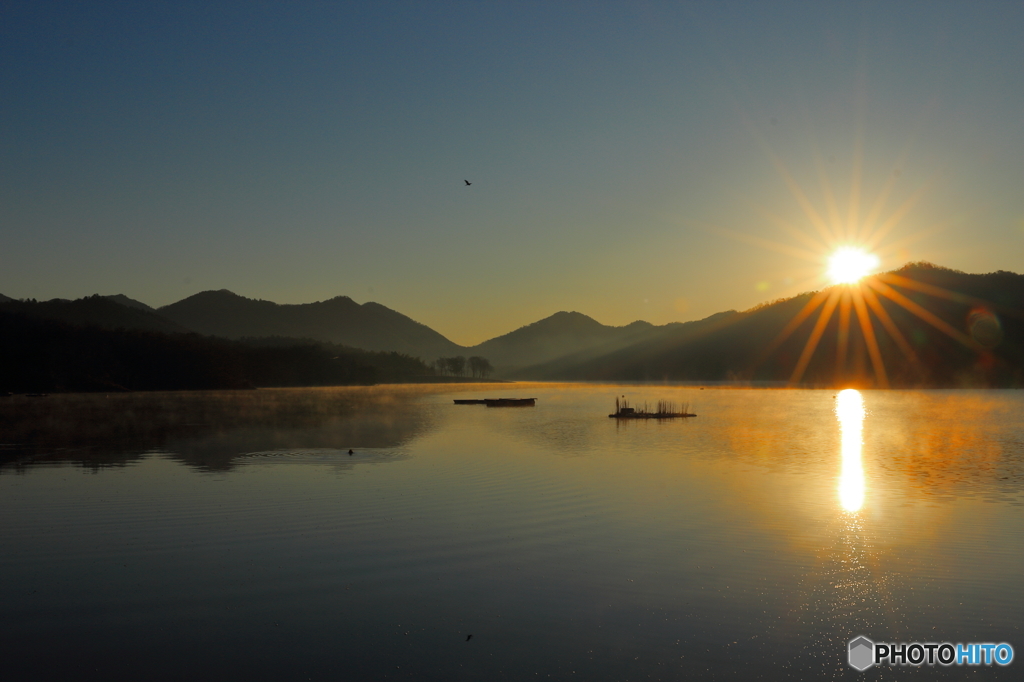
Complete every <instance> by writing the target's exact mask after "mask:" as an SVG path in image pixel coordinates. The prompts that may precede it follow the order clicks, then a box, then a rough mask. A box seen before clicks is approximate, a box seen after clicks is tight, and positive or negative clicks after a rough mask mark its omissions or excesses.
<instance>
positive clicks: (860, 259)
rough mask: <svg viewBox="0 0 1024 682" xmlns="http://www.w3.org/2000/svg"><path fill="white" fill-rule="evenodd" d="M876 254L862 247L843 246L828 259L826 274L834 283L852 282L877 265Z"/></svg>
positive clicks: (868, 272) (864, 275) (867, 273)
mask: <svg viewBox="0 0 1024 682" xmlns="http://www.w3.org/2000/svg"><path fill="white" fill-rule="evenodd" d="M878 264H879V260H878V256H876V255H874V254H873V253H867V252H866V251H864V250H863V249H858V248H854V247H852V246H843V247H840V248H839V249H836V251H835V253H833V254H832V256H831V257H830V258H829V259H828V276H829V278H830V279H831V280H832V281H833V282H834V283H835V284H853V283H854V282H857V281H859V280H860V279H861V278H862V277H866V276H867V275H870V274H871V273H872V272H873V271H874V269H875V268H877V267H878Z"/></svg>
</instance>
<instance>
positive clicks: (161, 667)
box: [0, 384, 1024, 680]
mask: <svg viewBox="0 0 1024 682" xmlns="http://www.w3.org/2000/svg"><path fill="white" fill-rule="evenodd" d="M617 396H620V397H621V396H626V397H627V398H628V399H630V400H631V402H633V403H641V404H642V403H643V402H644V401H647V402H649V403H650V404H651V405H652V406H653V404H654V403H655V402H656V401H658V400H672V401H675V402H676V403H677V404H682V403H689V407H690V410H691V411H693V412H696V413H697V415H698V416H697V417H695V418H692V419H677V420H665V421H655V420H645V421H641V420H634V421H620V420H616V419H609V418H608V415H609V413H611V412H612V411H614V404H615V398H616V397H617ZM484 397H536V398H538V401H537V404H536V406H535V407H513V408H488V407H485V406H483V405H454V404H453V402H452V401H453V399H454V398H484ZM0 429H2V430H0V520H2V523H0V678H2V679H4V680H23V679H24V680H28V679H32V680H40V679H83V678H94V679H134V680H142V679H146V680H152V679H166V680H182V679H203V680H207V679H208V680H213V679H218V680H224V679H238V680H243V679H244V680H307V679H308V680H341V679H361V680H363V679H365V680H384V679H388V680H392V679H414V680H493V679H508V680H521V679H557V680H567V679H580V680H648V679H651V680H682V679H737V680H739V679H753V678H755V677H757V678H760V679H768V680H773V679H851V680H853V679H889V678H892V677H903V676H908V675H909V676H913V677H917V678H922V679H924V678H925V677H939V678H943V679H960V678H970V679H1007V680H1009V679H1024V659H1021V660H1014V661H1013V662H1012V663H1011V664H1010V665H1008V666H1006V667H1001V666H997V665H991V666H973V667H969V666H963V667H959V666H951V667H948V668H943V667H941V666H934V667H930V666H927V665H924V666H921V667H920V668H914V667H906V668H901V667H898V666H897V667H892V668H890V667H888V666H884V667H883V668H882V669H881V670H880V669H878V668H872V669H869V670H868V671H866V672H864V673H859V672H857V671H855V670H853V669H852V668H850V667H849V666H848V665H847V663H846V660H847V653H846V646H847V642H848V641H850V640H851V639H853V638H854V637H856V636H858V635H864V636H866V637H868V638H869V639H871V640H874V641H876V642H936V641H937V642H945V641H948V642H953V643H957V642H963V643H968V642H1007V643H1009V644H1011V645H1012V646H1013V647H1014V649H1015V650H1016V652H1017V657H1018V658H1020V657H1021V655H1022V654H1024V637H1022V625H1024V585H1022V577H1024V391H863V392H860V393H859V394H858V393H855V392H853V393H841V394H837V393H836V392H835V391H831V390H829V391H825V390H769V389H732V388H711V387H709V388H707V389H706V390H699V389H697V388H694V387H666V386H597V385H545V384H515V385H491V386H481V385H456V386H451V385H449V386H429V387H413V386H405V387H403V386H395V387H373V388H338V389H270V390H259V391H248V392H237V393H233V392H209V393H179V394H128V395H111V396H109V397H108V396H104V395H98V396H97V395H64V396H50V397H47V398H28V397H24V396H14V397H6V398H0ZM349 449H352V450H353V454H352V455H349V454H348V451H349ZM470 636H471V637H470Z"/></svg>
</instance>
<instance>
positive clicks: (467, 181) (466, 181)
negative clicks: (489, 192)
mask: <svg viewBox="0 0 1024 682" xmlns="http://www.w3.org/2000/svg"><path fill="white" fill-rule="evenodd" d="M463 182H464V183H466V187H469V186H470V185H472V184H473V183H472V182H470V181H469V180H463Z"/></svg>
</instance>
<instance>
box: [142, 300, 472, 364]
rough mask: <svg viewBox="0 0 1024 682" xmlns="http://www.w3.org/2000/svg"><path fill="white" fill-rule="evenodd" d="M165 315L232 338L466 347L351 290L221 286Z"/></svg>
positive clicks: (452, 350) (419, 350)
mask: <svg viewBox="0 0 1024 682" xmlns="http://www.w3.org/2000/svg"><path fill="white" fill-rule="evenodd" d="M157 312H158V313H159V314H160V315H163V316H164V317H166V318H168V319H170V320H173V321H174V322H176V323H178V324H180V325H182V326H184V327H188V328H189V329H192V330H194V331H196V332H199V333H201V334H208V335H211V336H220V337H224V338H229V339H239V338H243V337H262V336H285V337H305V338H311V339H316V340H318V341H329V342H331V343H337V344H342V345H345V346H350V347H353V348H361V349H364V350H373V351H396V352H399V353H405V354H409V355H414V356H419V357H424V358H434V357H438V356H441V355H453V354H458V353H460V352H461V351H462V350H463V349H462V347H461V346H458V345H457V344H455V343H452V342H451V341H449V340H448V339H446V338H445V337H444V336H442V335H441V334H438V333H437V332H435V331H434V330H433V329H431V328H430V327H427V326H426V325H424V324H421V323H419V322H416V321H415V320H412V319H410V318H408V317H406V316H405V315H402V314H401V313H398V312H395V311H394V310H391V309H390V308H387V307H386V306H383V305H380V304H378V303H366V304H363V305H360V304H358V303H356V302H355V301H353V300H352V299H351V298H349V297H348V296H336V297H334V298H331V299H328V300H326V301H318V302H315V303H302V304H279V303H273V302H271V301H263V300H258V299H251V298H245V297H244V296H239V295H238V294H235V293H232V292H230V291H227V290H226V289H221V290H219V291H204V292H200V293H198V294H195V295H193V296H189V297H188V298H186V299H183V300H181V301H178V302H177V303H172V304H170V305H167V306H163V307H161V308H159V309H158V310H157Z"/></svg>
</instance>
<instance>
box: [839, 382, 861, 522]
mask: <svg viewBox="0 0 1024 682" xmlns="http://www.w3.org/2000/svg"><path fill="white" fill-rule="evenodd" d="M836 417H837V418H838V419H839V430H840V433H841V434H842V456H843V469H842V473H841V474H840V475H839V503H840V504H841V505H842V507H843V509H844V510H846V511H848V512H856V511H859V510H860V508H861V506H862V505H863V504H864V466H863V465H862V464H861V453H860V451H861V443H862V442H863V439H862V433H863V431H864V399H863V398H862V397H861V394H860V391H858V390H856V389H853V388H847V389H845V390H843V391H840V392H839V395H838V396H837V397H836Z"/></svg>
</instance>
